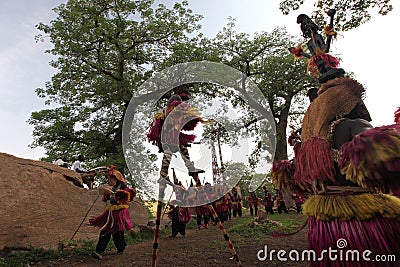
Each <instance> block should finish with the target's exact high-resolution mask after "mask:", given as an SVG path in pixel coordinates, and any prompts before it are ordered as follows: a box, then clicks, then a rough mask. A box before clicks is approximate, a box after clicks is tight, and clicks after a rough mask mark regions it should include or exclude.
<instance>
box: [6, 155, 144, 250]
mask: <svg viewBox="0 0 400 267" xmlns="http://www.w3.org/2000/svg"><path fill="white" fill-rule="evenodd" d="M0 196H1V202H0V203H1V208H0V218H1V224H0V250H2V249H4V248H5V247H9V248H29V247H30V246H34V247H44V248H56V247H57V244H58V243H59V242H61V241H69V240H70V239H71V237H72V236H73V235H74V233H75V231H76V230H77V229H78V227H79V225H80V224H81V222H82V220H83V218H84V217H85V215H86V213H87V212H88V210H89V209H90V208H91V207H92V205H93V203H94V205H93V207H92V208H91V210H90V212H89V213H88V215H87V217H86V219H85V221H84V222H83V224H82V226H81V227H80V229H79V231H78V232H77V234H76V235H75V237H74V239H80V238H82V239H97V237H98V236H97V235H98V229H97V228H94V227H92V226H90V225H88V221H89V218H91V217H94V216H97V215H99V214H100V213H101V212H102V211H103V208H104V203H103V202H102V201H101V197H98V196H99V195H98V190H97V189H96V188H95V189H93V190H88V189H85V188H83V185H82V179H81V177H80V175H79V174H78V173H76V172H74V171H72V170H69V169H66V168H63V167H59V166H56V165H54V164H51V163H48V162H42V161H35V160H28V159H22V158H17V157H14V156H12V155H9V154H4V153H0ZM130 206H131V207H130V213H131V218H132V221H133V222H134V223H135V224H137V225H145V224H147V211H146V209H145V207H144V206H143V205H142V204H141V203H140V202H139V201H138V200H136V201H135V202H134V203H132V204H131V205H130Z"/></svg>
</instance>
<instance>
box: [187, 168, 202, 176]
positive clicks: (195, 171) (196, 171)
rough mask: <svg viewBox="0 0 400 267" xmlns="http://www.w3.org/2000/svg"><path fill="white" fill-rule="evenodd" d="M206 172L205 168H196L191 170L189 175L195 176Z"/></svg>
mask: <svg viewBox="0 0 400 267" xmlns="http://www.w3.org/2000/svg"><path fill="white" fill-rule="evenodd" d="M205 172H206V171H205V170H202V169H197V168H194V169H193V170H190V171H189V176H192V177H193V176H194V175H197V174H199V173H205Z"/></svg>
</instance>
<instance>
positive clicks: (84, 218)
mask: <svg viewBox="0 0 400 267" xmlns="http://www.w3.org/2000/svg"><path fill="white" fill-rule="evenodd" d="M99 196H100V195H97V197H96V199H95V200H94V201H93V203H92V205H91V206H90V208H89V209H88V211H87V212H86V214H85V217H83V220H82V222H81V224H80V225H79V226H78V229H76V231H75V233H74V234H73V235H72V237H71V239H70V240H69V243H71V241H72V239H74V237H75V235H76V233H77V232H78V231H79V229H80V228H81V226H82V224H83V222H84V221H85V220H86V217H87V216H88V214H89V212H90V211H91V210H92V208H93V206H94V203H96V201H97V199H99Z"/></svg>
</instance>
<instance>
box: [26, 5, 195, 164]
mask: <svg viewBox="0 0 400 267" xmlns="http://www.w3.org/2000/svg"><path fill="white" fill-rule="evenodd" d="M55 12H56V13H57V14H58V16H57V18H56V19H55V20H53V21H51V23H50V24H49V25H46V24H43V23H39V24H38V25H37V26H36V27H37V28H38V29H39V30H40V31H42V32H43V34H42V36H38V37H39V39H40V38H49V39H50V41H51V43H52V44H53V45H54V47H53V48H52V49H50V50H48V51H46V52H47V53H50V54H52V55H55V56H56V60H54V61H52V62H50V64H51V66H53V67H54V68H55V69H57V73H56V74H55V75H54V76H53V77H52V79H51V81H49V82H47V83H46V84H45V87H44V88H38V89H36V92H37V95H38V96H39V97H41V98H44V99H45V102H46V104H49V105H50V104H51V107H49V108H48V109H44V110H41V111H38V112H33V113H32V114H31V117H30V119H29V123H30V124H32V125H33V126H34V130H33V137H34V142H33V144H32V146H33V147H37V146H42V147H44V148H45V150H46V154H47V155H48V157H47V160H54V159H55V158H56V157H59V156H60V155H63V154H67V155H68V156H69V157H73V156H77V155H78V154H83V155H85V156H86V158H87V159H88V161H89V162H90V161H93V162H96V164H97V165H99V164H109V163H113V164H115V165H117V167H119V168H121V167H124V166H125V163H124V159H123V153H122V146H121V134H122V124H123V116H124V113H125V110H126V107H127V105H128V103H129V101H130V99H131V97H132V95H133V93H134V92H135V90H136V89H137V88H138V87H139V86H140V84H141V83H143V81H145V80H146V79H147V78H148V77H149V76H150V75H151V73H152V71H153V69H152V67H151V66H154V65H157V64H159V63H158V62H161V61H163V59H164V58H165V57H166V56H167V55H168V54H170V52H169V51H170V50H171V47H173V46H175V45H182V44H183V43H184V42H186V41H189V37H187V36H188V35H189V34H191V33H193V32H195V31H196V30H198V29H199V28H200V25H199V24H198V21H199V20H200V19H201V16H200V15H195V14H193V13H192V11H191V10H189V9H187V2H185V1H184V2H182V3H176V4H174V5H173V7H172V8H167V7H166V6H164V5H162V4H160V5H158V6H154V3H153V1H152V0H140V1H131V0H117V1H115V0H112V1H111V0H94V1H93V0H69V1H68V2H67V3H66V4H61V5H59V6H58V7H56V8H55ZM145 167H147V169H151V168H152V166H147V165H146V166H145ZM144 169H146V168H144Z"/></svg>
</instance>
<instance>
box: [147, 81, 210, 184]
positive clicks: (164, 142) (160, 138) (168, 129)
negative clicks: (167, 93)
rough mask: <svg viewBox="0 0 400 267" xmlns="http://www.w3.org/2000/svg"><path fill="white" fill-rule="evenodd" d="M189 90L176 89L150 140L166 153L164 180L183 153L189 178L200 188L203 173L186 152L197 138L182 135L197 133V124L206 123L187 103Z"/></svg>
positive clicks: (162, 175)
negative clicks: (173, 158) (174, 154)
mask: <svg viewBox="0 0 400 267" xmlns="http://www.w3.org/2000/svg"><path fill="white" fill-rule="evenodd" d="M188 90H189V89H188V87H187V86H186V85H182V86H179V87H176V88H174V92H175V94H174V95H173V96H171V98H170V99H169V100H168V103H167V106H166V107H165V109H164V110H163V111H162V112H160V113H157V114H156V115H155V116H154V119H153V122H152V125H151V128H150V131H149V133H148V134H147V138H148V141H149V142H151V143H152V144H153V145H156V146H157V147H158V148H159V152H163V153H164V156H163V159H162V165H161V170H160V176H161V177H162V178H165V179H166V180H168V181H169V177H168V169H169V165H170V162H171V158H172V154H173V153H175V152H180V154H181V156H182V159H183V161H184V163H185V166H186V168H187V169H188V172H189V175H190V176H192V177H193V178H194V179H195V181H196V183H197V184H200V180H199V179H198V175H196V174H198V173H201V172H204V171H203V170H199V169H196V168H195V167H194V164H193V162H192V161H191V160H190V156H189V151H188V148H187V147H188V146H189V144H190V143H192V142H193V141H194V139H195V138H196V136H195V135H194V134H186V133H184V132H182V130H183V131H192V130H194V128H195V127H196V125H197V124H198V122H202V121H203V120H202V118H201V115H200V112H199V111H198V110H197V109H196V108H193V107H191V106H190V105H189V104H188V103H186V102H185V101H186V100H188V98H189V93H188Z"/></svg>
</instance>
